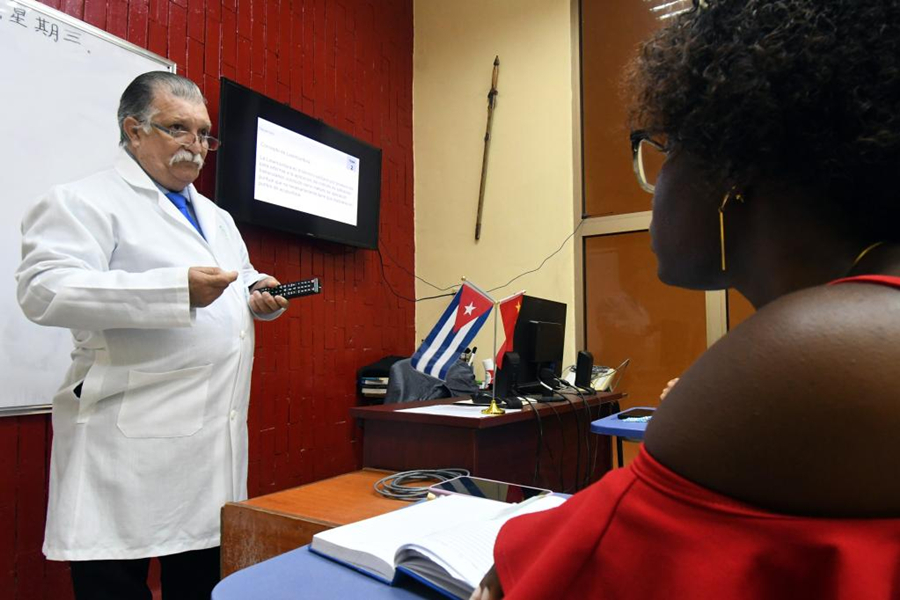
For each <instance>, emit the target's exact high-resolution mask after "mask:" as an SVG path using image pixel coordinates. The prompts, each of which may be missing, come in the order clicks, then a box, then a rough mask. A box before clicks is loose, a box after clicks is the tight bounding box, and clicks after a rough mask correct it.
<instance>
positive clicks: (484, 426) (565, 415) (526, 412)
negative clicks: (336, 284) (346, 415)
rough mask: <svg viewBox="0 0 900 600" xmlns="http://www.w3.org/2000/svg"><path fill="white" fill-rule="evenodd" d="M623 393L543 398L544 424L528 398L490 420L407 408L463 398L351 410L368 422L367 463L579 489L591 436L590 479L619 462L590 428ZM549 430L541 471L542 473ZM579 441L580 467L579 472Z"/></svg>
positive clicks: (606, 442) (540, 411) (365, 432)
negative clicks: (453, 470) (458, 470)
mask: <svg viewBox="0 0 900 600" xmlns="http://www.w3.org/2000/svg"><path fill="white" fill-rule="evenodd" d="M622 396H623V394H622V393H618V392H617V393H598V394H596V395H592V396H586V397H585V399H584V401H583V400H582V399H581V398H580V397H578V396H577V395H574V396H569V399H570V400H571V401H572V403H571V404H569V403H568V402H565V401H560V402H554V403H551V404H539V405H537V406H538V408H537V412H538V415H539V416H540V429H539V427H538V419H537V418H536V417H535V414H534V411H532V409H531V407H530V406H528V405H526V406H525V407H523V410H522V411H521V412H514V413H513V412H511V413H507V414H505V415H501V416H496V417H489V418H485V419H471V418H465V417H453V416H440V415H425V414H416V413H405V412H402V411H403V409H406V408H413V407H416V406H428V405H434V404H451V403H452V402H454V400H455V399H445V400H431V401H424V402H405V403H402V404H387V405H382V406H358V407H354V408H351V409H350V414H351V416H353V417H356V418H358V419H360V421H361V425H362V427H363V466H364V467H370V468H380V469H390V470H392V471H407V470H411V469H438V468H449V467H461V468H464V469H468V470H469V471H470V472H471V473H472V474H473V475H476V476H478V477H486V478H489V479H499V480H502V481H509V482H513V483H522V484H528V485H530V484H532V483H534V484H535V485H538V486H540V487H547V488H550V489H552V490H554V491H574V489H573V487H574V485H575V482H576V481H580V480H581V479H582V478H584V473H585V472H586V470H587V468H588V467H587V466H586V465H587V464H588V460H587V458H586V457H585V454H586V452H585V448H584V445H585V443H584V440H585V439H590V442H591V444H592V445H596V446H597V459H596V464H595V466H594V468H592V469H591V476H590V480H591V481H596V480H597V479H599V477H600V476H601V475H602V474H603V473H605V472H607V471H608V470H609V469H611V468H612V456H611V451H610V440H609V438H607V437H598V436H594V435H591V434H589V433H587V428H588V426H589V424H590V422H591V421H594V420H596V419H598V418H600V417H603V416H606V415H608V414H610V413H611V412H612V411H611V407H612V406H613V405H614V403H615V402H616V401H618V400H619V399H620V398H622ZM588 413H590V414H588ZM541 430H542V432H543V440H542V447H541V449H540V471H539V473H538V477H537V478H536V480H534V470H535V462H536V457H537V453H538V447H537V444H538V440H539V438H540V436H541V434H540V431H541ZM579 440H581V446H582V448H581V460H580V474H579V475H578V476H576V473H575V472H576V466H579V465H578V464H577V463H578V462H579V461H578V460H577V457H578V455H577V448H578V443H579ZM551 455H552V458H551ZM591 462H593V461H591ZM560 463H562V469H560ZM561 479H562V483H560V480H561Z"/></svg>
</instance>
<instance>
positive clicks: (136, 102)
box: [118, 71, 206, 146]
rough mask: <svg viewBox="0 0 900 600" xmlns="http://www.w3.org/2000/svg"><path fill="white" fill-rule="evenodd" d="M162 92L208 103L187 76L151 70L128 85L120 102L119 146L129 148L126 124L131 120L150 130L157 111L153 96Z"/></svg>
mask: <svg viewBox="0 0 900 600" xmlns="http://www.w3.org/2000/svg"><path fill="white" fill-rule="evenodd" d="M158 90H162V91H164V92H168V93H169V94H172V95H173V96H175V97H176V98H182V99H184V100H188V101H191V102H200V103H205V102H206V100H205V99H204V98H203V94H202V93H201V92H200V88H198V87H197V84H196V83H194V82H193V81H191V80H190V79H188V78H186V77H182V76H181V75H176V74H175V73H170V72H168V71H150V72H149V73H144V74H143V75H138V76H137V78H136V79H135V80H134V81H132V82H131V83H129V84H128V87H127V88H125V91H124V92H122V98H121V99H120V100H119V115H118V116H119V145H120V146H127V145H128V142H129V139H128V135H127V134H126V133H125V128H124V126H123V123H124V121H125V119H127V118H128V117H134V118H135V119H137V120H138V121H139V122H140V123H142V124H143V125H144V127H145V129H149V127H150V125H149V121H150V118H151V117H152V116H153V115H154V113H155V112H156V111H155V109H154V108H153V98H154V94H155V93H156V92H157V91H158Z"/></svg>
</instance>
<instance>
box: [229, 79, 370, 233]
mask: <svg viewBox="0 0 900 600" xmlns="http://www.w3.org/2000/svg"><path fill="white" fill-rule="evenodd" d="M218 137H219V138H220V139H221V140H222V146H221V147H220V148H219V150H218V151H217V156H216V203H217V204H218V205H219V206H221V207H222V208H224V209H225V210H227V211H228V212H229V213H231V215H232V217H234V219H235V220H237V221H242V222H245V223H252V224H254V225H259V226H262V227H270V228H272V229H279V230H281V231H286V232H289V233H293V234H296V235H302V236H309V237H313V238H320V239H323V240H329V241H332V242H338V243H342V244H349V245H351V246H359V247H361V248H370V249H375V248H377V247H378V215H379V208H380V204H381V149H379V148H376V147H374V146H371V145H369V144H367V143H365V142H363V141H361V140H358V139H356V138H354V137H352V136H350V135H347V134H346V133H344V132H342V131H339V130H337V129H335V128H334V127H330V126H328V125H326V124H325V123H323V122H322V121H320V120H318V119H314V118H313V117H310V116H309V115H305V114H303V113H302V112H300V111H298V110H295V109H293V108H291V107H290V106H287V105H285V104H282V103H280V102H277V101H276V100H273V99H272V98H268V97H266V96H264V95H262V94H259V93H257V92H254V91H253V90H250V89H248V88H245V87H244V86H242V85H239V84H237V83H235V82H233V81H231V80H229V79H226V78H224V77H223V78H222V80H221V86H220V96H219V130H218Z"/></svg>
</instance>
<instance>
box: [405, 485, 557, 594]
mask: <svg viewBox="0 0 900 600" xmlns="http://www.w3.org/2000/svg"><path fill="white" fill-rule="evenodd" d="M565 501H566V499H565V498H563V497H560V496H541V497H537V498H534V499H532V500H529V501H526V502H521V503H519V504H512V505H505V506H506V507H507V508H506V509H505V510H503V511H501V512H498V513H497V514H496V515H495V516H493V517H491V518H490V519H488V520H481V519H471V520H469V521H468V522H465V523H459V524H457V525H456V526H455V527H452V528H443V529H442V530H439V531H434V532H428V533H423V535H422V536H420V537H418V538H417V539H416V540H411V541H410V543H408V544H404V545H403V546H402V547H401V548H400V549H399V550H398V552H397V556H396V557H395V558H394V563H395V564H396V565H398V566H400V565H403V566H407V567H408V568H409V570H412V571H415V570H416V565H415V559H416V558H420V557H424V558H427V559H428V560H430V561H431V562H433V563H435V564H436V565H437V566H439V567H441V568H442V569H443V570H444V571H445V572H446V573H447V574H448V575H449V576H450V577H451V578H452V579H453V580H455V581H456V582H457V583H464V584H466V587H465V588H464V589H468V591H469V593H471V591H472V590H473V589H475V586H477V585H478V584H479V583H480V582H481V578H482V577H484V574H485V573H487V571H488V569H490V568H491V565H493V564H494V542H495V541H496V539H497V535H498V534H499V533H500V528H501V527H503V525H504V524H505V523H506V522H507V521H508V520H510V519H512V518H514V517H518V516H520V515H525V514H529V513H533V512H539V511H542V510H548V509H550V508H555V507H557V506H559V505H561V504H562V503H564V502H565ZM410 559H412V560H413V561H414V562H413V563H411V564H407V561H409V560H410Z"/></svg>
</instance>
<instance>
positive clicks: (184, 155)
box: [169, 148, 203, 169]
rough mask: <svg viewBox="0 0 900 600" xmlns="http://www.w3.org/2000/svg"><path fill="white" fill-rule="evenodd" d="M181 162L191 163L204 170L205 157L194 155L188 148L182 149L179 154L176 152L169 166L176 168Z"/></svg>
mask: <svg viewBox="0 0 900 600" xmlns="http://www.w3.org/2000/svg"><path fill="white" fill-rule="evenodd" d="M179 162H190V163H194V164H195V165H197V166H198V167H199V168H201V169H202V168H203V157H202V156H200V155H199V154H194V153H193V152H191V151H190V150H188V149H187V148H181V149H180V150H179V151H178V152H176V153H175V154H174V155H173V156H172V158H170V159H169V166H170V167H171V166H174V165H175V163H179Z"/></svg>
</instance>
